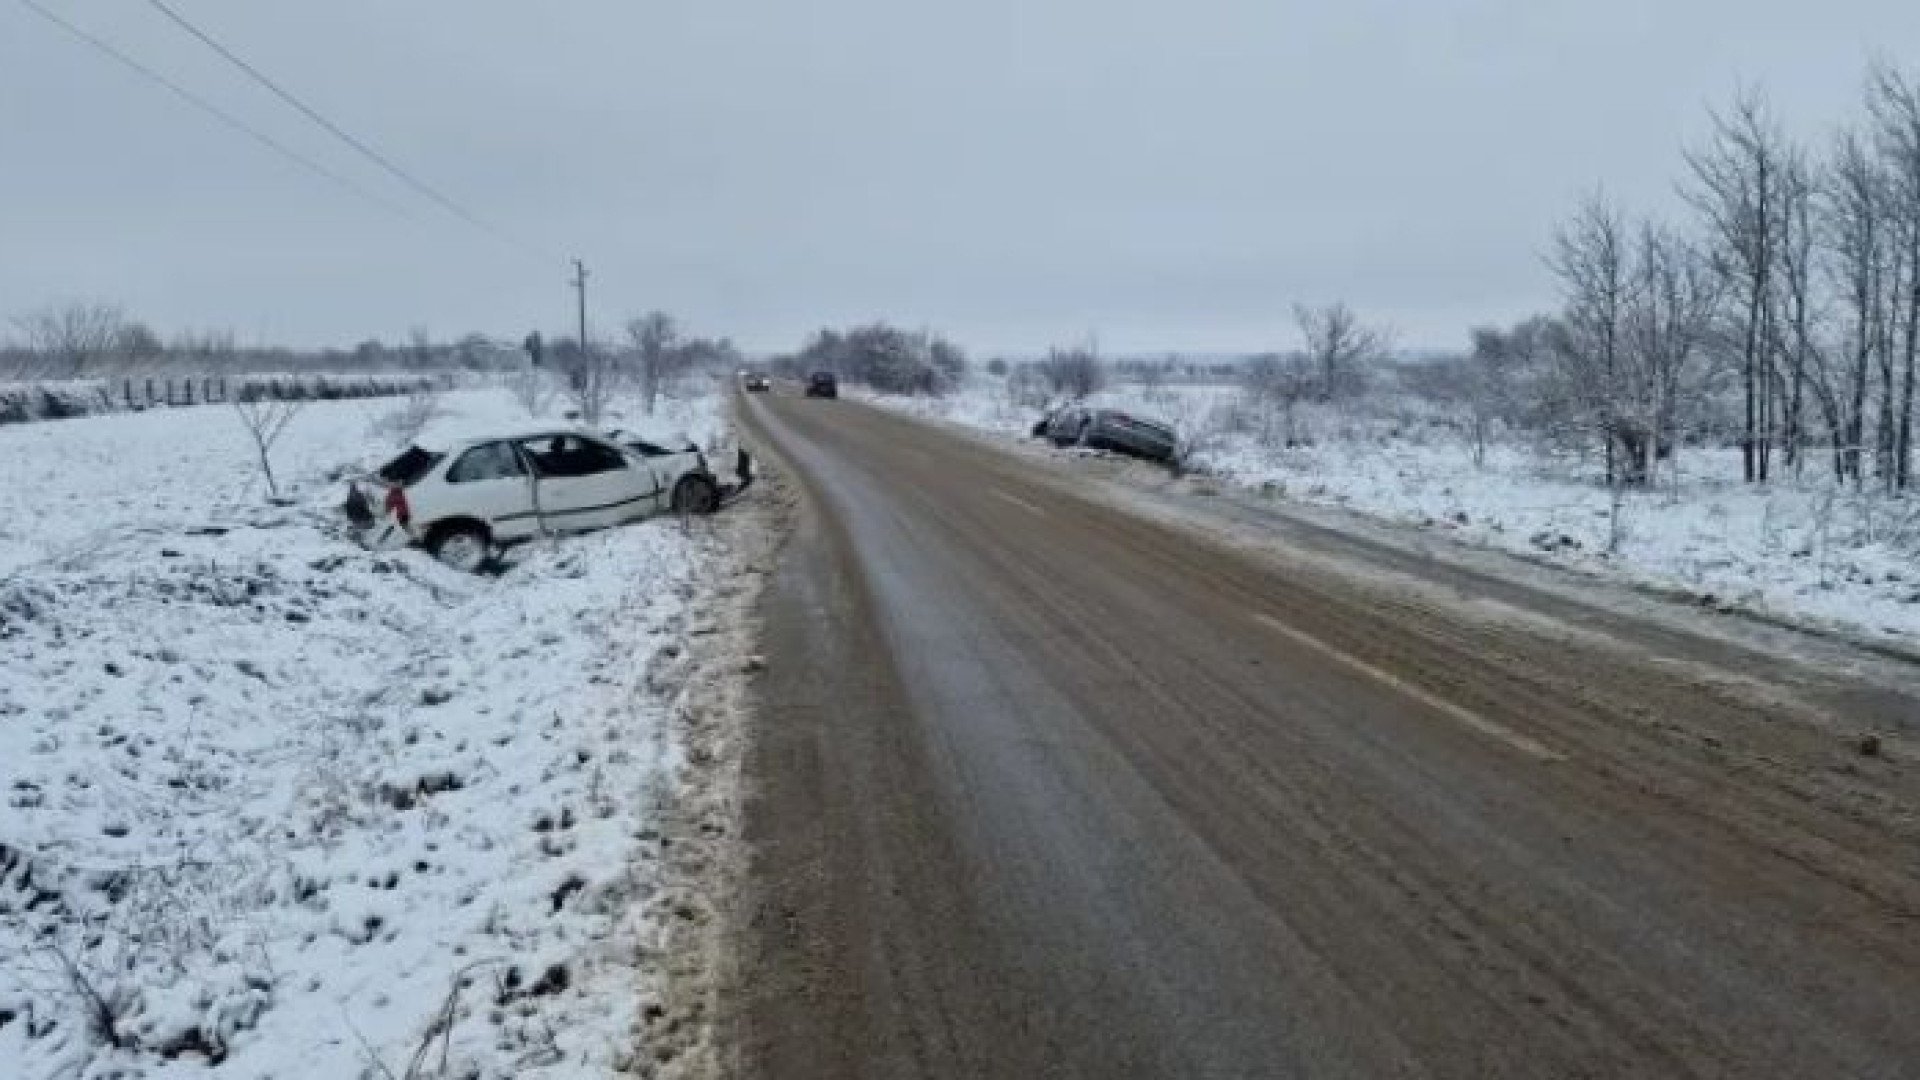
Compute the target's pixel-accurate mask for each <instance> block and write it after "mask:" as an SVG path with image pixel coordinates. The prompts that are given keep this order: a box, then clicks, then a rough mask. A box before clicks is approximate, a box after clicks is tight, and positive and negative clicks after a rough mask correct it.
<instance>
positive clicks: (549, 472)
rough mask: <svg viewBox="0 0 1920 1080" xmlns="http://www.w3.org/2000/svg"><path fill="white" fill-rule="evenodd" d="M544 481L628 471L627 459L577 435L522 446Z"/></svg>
mask: <svg viewBox="0 0 1920 1080" xmlns="http://www.w3.org/2000/svg"><path fill="white" fill-rule="evenodd" d="M522 445H523V446H524V447H525V448H526V451H527V455H528V456H529V457H531V458H532V459H533V466H534V468H535V469H537V470H539V472H540V475H541V476H543V477H563V476H593V475H595V474H596V473H604V472H612V471H614V470H616V469H624V468H626V467H627V458H626V455H624V454H622V453H620V451H618V450H615V449H613V448H612V447H610V446H605V445H603V444H601V443H597V442H594V441H592V440H590V439H582V438H580V437H579V436H577V435H555V436H551V437H548V438H540V439H532V440H529V441H527V442H526V443H523V444H522Z"/></svg>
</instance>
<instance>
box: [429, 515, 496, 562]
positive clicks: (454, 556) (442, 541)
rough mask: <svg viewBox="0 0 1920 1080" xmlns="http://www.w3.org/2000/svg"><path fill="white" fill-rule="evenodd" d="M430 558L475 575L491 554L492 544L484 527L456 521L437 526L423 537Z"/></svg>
mask: <svg viewBox="0 0 1920 1080" xmlns="http://www.w3.org/2000/svg"><path fill="white" fill-rule="evenodd" d="M427 550H428V551H429V552H431V553H432V554H433V557H434V558H436V559H439V560H440V561H441V562H443V563H446V564H447V565H448V566H451V567H453V568H454V569H455V570H459V571H462V572H464V573H468V574H477V573H479V572H480V571H481V570H482V569H483V568H485V567H486V565H487V560H488V559H489V558H492V557H493V544H492V542H491V541H490V540H489V539H488V537H487V530H486V529H485V528H484V527H482V526H481V525H479V524H477V523H475V522H471V521H456V522H452V523H450V524H447V525H442V526H439V527H438V528H436V529H434V530H433V534H432V535H431V536H430V537H429V538H428V540H427Z"/></svg>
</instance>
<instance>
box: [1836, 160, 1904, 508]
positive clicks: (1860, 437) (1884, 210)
mask: <svg viewBox="0 0 1920 1080" xmlns="http://www.w3.org/2000/svg"><path fill="white" fill-rule="evenodd" d="M1889 195H1890V189H1889V180H1888V177H1887V176H1886V174H1885V172H1884V171H1883V170H1882V169H1881V166H1880V163H1879V161H1878V160H1877V159H1876V157H1875V155H1874V152H1873V149H1872V148H1871V146H1870V145H1869V144H1868V143H1867V141H1866V140H1865V139H1863V138H1862V137H1861V136H1860V135H1859V134H1858V133H1857V132H1853V131H1848V132H1844V133H1843V134H1842V135H1841V136H1840V138H1839V140H1838V142H1837V143H1836V145H1835V147H1834V151H1833V159H1832V162H1831V164H1830V165H1829V166H1828V170H1827V176H1826V182H1825V185H1824V196H1825V198H1824V203H1823V205H1824V208H1825V214H1824V220H1825V228H1824V230H1823V233H1824V236H1825V243H1826V251H1827V259H1828V263H1829V270H1828V273H1829V274H1830V275H1831V277H1832V279H1833V281H1834V284H1835V287H1836V288H1837V290H1838V293H1839V304H1840V311H1841V315H1840V318H1841V321H1842V324H1843V327H1842V333H1843V335H1844V344H1843V346H1842V348H1841V349H1840V350H1838V352H1837V356H1838V357H1839V359H1838V360H1837V361H1835V362H1833V363H1830V364H1829V365H1828V367H1827V368H1826V370H1825V372H1824V374H1825V376H1826V382H1827V384H1828V387H1829V396H1830V397H1831V399H1832V400H1833V401H1834V403H1835V412H1836V413H1837V415H1836V417H1835V418H1834V428H1835V439H1836V443H1837V455H1838V462H1837V467H1838V470H1839V474H1840V477H1841V479H1850V480H1852V481H1853V482H1854V484H1855V486H1860V485H1862V484H1864V483H1865V480H1866V475H1865V474H1866V470H1865V468H1864V467H1863V461H1862V455H1863V453H1864V451H1865V446H1866V439H1867V402H1868V393H1867V392H1868V389H1869V387H1870V385H1871V380H1872V376H1873V374H1874V370H1875V368H1876V367H1879V369H1880V370H1881V371H1882V373H1883V374H1884V376H1885V379H1886V382H1887V384H1888V385H1887V387H1883V394H1884V392H1885V390H1886V389H1889V388H1890V386H1891V382H1892V378H1893V367H1892V365H1891V363H1889V362H1888V360H1889V356H1888V346H1889V344H1890V341H1891V338H1890V334H1891V328H1890V318H1891V311H1890V308H1889V303H1888V301H1889V297H1888V289H1887V285H1888V282H1889V280H1890V279H1891V278H1892V277H1893V276H1894V268H1893V266H1892V265H1891V260H1892V257H1893V252H1894V248H1893V236H1892V230H1893V225H1892V222H1891V221H1890V219H1889V205H1888V204H1889ZM1886 400H1888V401H1890V400H1891V398H1890V397H1888V398H1886ZM1888 430H1889V431H1890V430H1891V414H1890V413H1889V414H1888ZM1882 449H1883V451H1884V452H1885V453H1886V455H1887V457H1886V458H1884V459H1883V460H1882V464H1883V465H1889V464H1890V463H1891V452H1892V445H1891V444H1890V443H1884V444H1883V446H1882Z"/></svg>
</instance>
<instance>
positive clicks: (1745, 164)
mask: <svg viewBox="0 0 1920 1080" xmlns="http://www.w3.org/2000/svg"><path fill="white" fill-rule="evenodd" d="M1786 155H1787V149H1786V146H1785V139H1784V136H1782V134H1781V132H1780V126H1779V123H1778V121H1777V120H1775V119H1774V116H1773V112H1772V110H1771V108H1770V107H1769V106H1768V105H1767V102H1766V99H1765V98H1764V97H1762V96H1761V95H1760V94H1759V93H1757V92H1755V91H1744V92H1742V93H1741V94H1740V95H1739V97H1738V98H1737V99H1736V100H1735V102H1734V106H1733V111H1732V113H1731V114H1730V115H1722V114H1718V113H1716V114H1715V115H1714V117H1713V136H1712V138H1711V140H1710V141H1709V142H1708V144H1707V145H1706V146H1705V147H1703V148H1701V149H1699V150H1697V151H1693V152H1691V153H1689V154H1688V155H1687V165H1688V167H1689V169H1690V171H1691V172H1692V174H1693V182H1692V184H1691V185H1690V186H1689V187H1688V188H1687V189H1686V192H1685V193H1686V196H1687V198H1688V199H1689V201H1691V202H1692V203H1693V205H1694V206H1695V207H1696V208H1698V209H1699V210H1700V212H1701V213H1702V214H1703V215H1704V216H1705V217H1706V219H1707V223H1708V226H1709V229H1710V232H1711V235H1712V240H1713V255H1714V262H1715V265H1716V266H1718V267H1719V268H1720V271H1721V272H1722V273H1723V274H1724V275H1725V276H1726V278H1727V280H1728V283H1729V284H1730V285H1731V286H1732V290H1731V291H1732V294H1733V295H1734V296H1735V297H1736V298H1737V299H1738V302H1739V305H1740V315H1739V319H1740V371H1741V385H1742V388H1743V391H1744V396H1745V414H1744V418H1743V421H1742V439H1741V445H1742V448H1743V458H1744V465H1745V475H1746V478H1747V480H1748V481H1749V482H1761V483H1764V482H1765V481H1766V480H1767V476H1768V470H1769V465H1770V457H1771V454H1772V450H1773V443H1772V430H1773V418H1774V410H1775V403H1774V394H1773V389H1774V387H1773V379H1772V378H1771V377H1770V374H1769V370H1768V363H1767V360H1768V356H1767V352H1768V349H1769V348H1770V346H1771V345H1772V343H1773V342H1774V341H1775V340H1776V339H1775V331H1774V317H1775V304H1774V302H1773V301H1774V295H1773V291H1774V284H1773V282H1774V273H1775V271H1776V269H1777V268H1778V265H1779V261H1780V244H1781V237H1780V232H1781V223H1782V220H1783V218H1782V215H1781V212H1780V204H1781V201H1782V193H1781V188H1782V185H1783V183H1784V182H1785V176H1784V172H1785V169H1784V159H1785V157H1786Z"/></svg>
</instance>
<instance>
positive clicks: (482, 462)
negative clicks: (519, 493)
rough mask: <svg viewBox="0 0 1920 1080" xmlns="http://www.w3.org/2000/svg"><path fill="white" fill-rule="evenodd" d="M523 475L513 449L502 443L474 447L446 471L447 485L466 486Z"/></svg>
mask: <svg viewBox="0 0 1920 1080" xmlns="http://www.w3.org/2000/svg"><path fill="white" fill-rule="evenodd" d="M523 475H525V466H523V465H522V464H521V462H520V455H519V454H517V453H515V452H514V449H513V447H512V446H511V445H510V444H508V443H504V442H495V443H487V444H486V445H484V446H476V447H474V448H473V449H471V450H469V451H467V452H466V453H464V454H462V455H460V460H459V461H456V462H454V463H453V465H452V467H450V468H448V469H447V483H449V484H466V483H472V482H473V481H475V480H504V479H507V478H509V477H515V476H523Z"/></svg>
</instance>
